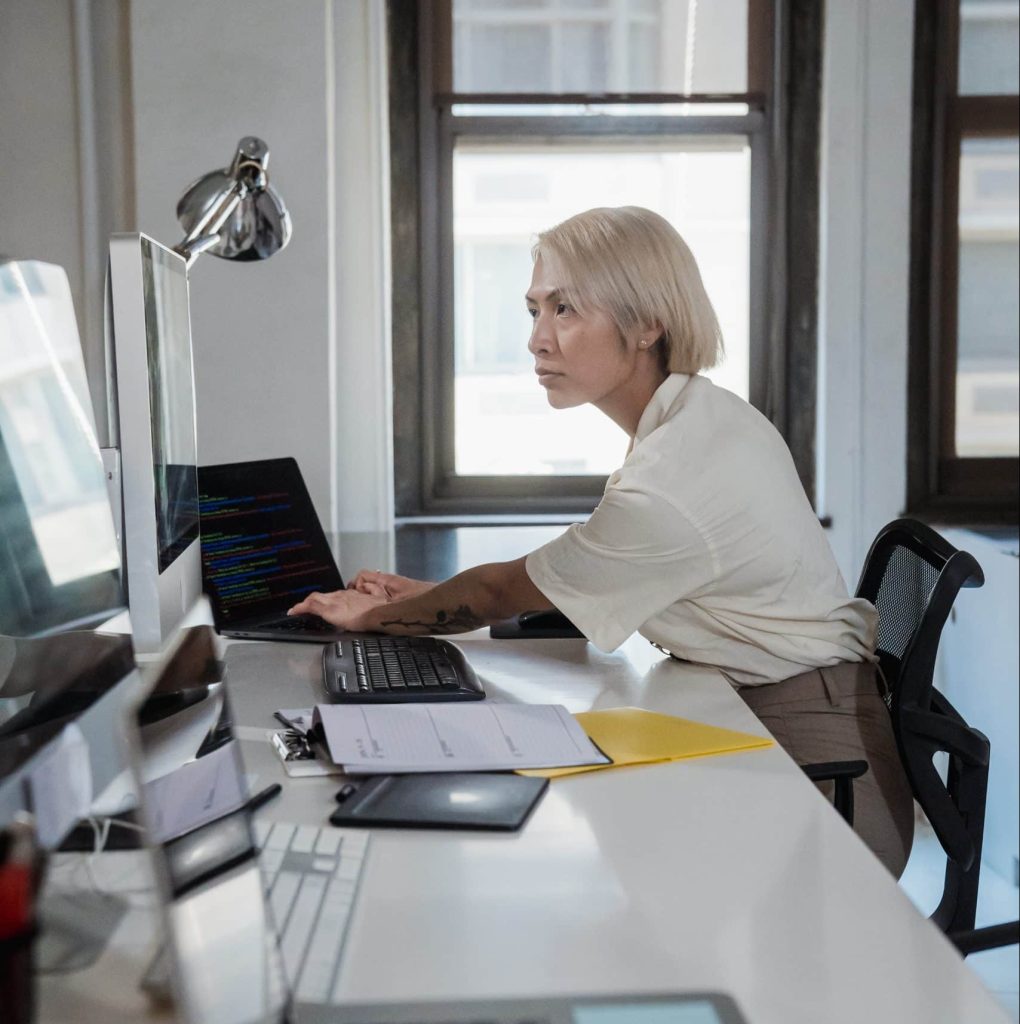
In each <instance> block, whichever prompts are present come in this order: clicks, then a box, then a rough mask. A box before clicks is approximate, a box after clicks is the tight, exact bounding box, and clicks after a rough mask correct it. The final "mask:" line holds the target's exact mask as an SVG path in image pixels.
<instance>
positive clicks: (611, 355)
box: [525, 258, 638, 409]
mask: <svg viewBox="0 0 1020 1024" xmlns="http://www.w3.org/2000/svg"><path fill="white" fill-rule="evenodd" d="M525 301H526V302H527V305H528V312H529V314H530V315H531V319H532V327H531V340H530V341H529V342H528V351H529V352H531V354H532V355H533V356H534V357H535V373H537V374H538V383H539V384H541V385H542V387H544V388H545V390H546V394H547V396H548V398H549V404H550V405H551V406H552V407H553V408H554V409H570V408H572V407H574V406H576V405H584V404H585V403H586V402H591V403H592V404H593V405H595V406H601V405H603V404H605V403H606V402H607V401H611V400H612V397H613V395H614V394H615V393H616V392H617V391H618V390H619V389H620V388H621V387H623V386H624V385H625V384H626V383H627V382H628V381H629V380H630V379H631V377H632V375H633V373H634V369H635V365H636V360H637V352H638V348H637V337H636V336H635V337H634V338H621V336H620V332H619V330H618V328H617V327H616V325H615V324H614V323H613V321H612V320H611V319H610V318H609V317H608V316H607V315H606V314H605V313H603V312H601V311H599V310H591V311H589V312H588V313H587V314H586V315H585V316H583V317H582V316H581V314H580V313H578V312H577V311H576V310H574V309H571V307H570V306H568V305H566V304H565V303H564V302H563V301H562V299H561V297H560V295H559V291H558V284H557V282H556V281H555V280H554V279H553V277H552V276H551V274H550V273H549V272H548V271H547V270H546V268H545V265H544V264H543V262H542V259H541V258H539V259H538V260H536V261H535V269H534V272H533V273H532V275H531V287H530V288H529V289H528V292H527V295H526V296H525Z"/></svg>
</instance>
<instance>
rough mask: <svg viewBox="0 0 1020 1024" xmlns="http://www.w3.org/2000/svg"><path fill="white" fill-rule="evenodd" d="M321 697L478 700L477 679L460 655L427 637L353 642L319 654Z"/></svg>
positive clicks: (450, 646) (448, 645) (352, 639)
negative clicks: (321, 659)
mask: <svg viewBox="0 0 1020 1024" xmlns="http://www.w3.org/2000/svg"><path fill="white" fill-rule="evenodd" d="M323 676H324V682H325V686H326V691H327V693H328V694H329V696H330V697H331V698H332V699H333V700H336V701H345V700H353V701H358V700H362V701H386V702H403V701H420V700H477V699H480V698H481V697H483V696H484V693H483V691H482V687H481V684H480V683H479V682H478V678H477V676H476V675H475V673H474V672H473V671H472V669H471V667H470V666H469V665H468V664H467V662H466V661H465V659H464V656H463V655H462V654H461V652H460V650H459V649H458V648H457V647H455V646H454V645H453V644H451V643H449V642H447V641H445V640H437V639H435V638H434V637H428V636H399V637H393V636H358V637H354V636H352V637H348V638H347V639H345V640H340V641H338V642H337V643H334V644H329V645H328V646H327V647H326V649H325V651H324V652H323Z"/></svg>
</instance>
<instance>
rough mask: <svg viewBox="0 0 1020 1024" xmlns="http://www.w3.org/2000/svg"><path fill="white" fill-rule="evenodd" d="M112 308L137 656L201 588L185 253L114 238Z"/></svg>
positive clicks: (154, 649)
mask: <svg viewBox="0 0 1020 1024" xmlns="http://www.w3.org/2000/svg"><path fill="white" fill-rule="evenodd" d="M107 313H108V316H107V324H108V330H109V333H110V335H111V337H110V338H109V345H108V347H109V351H110V357H111V363H112V370H113V372H112V377H113V380H112V381H111V384H112V387H111V388H110V394H111V396H112V401H111V406H112V410H111V411H112V416H111V420H112V423H111V427H112V431H113V433H114V434H115V435H116V437H117V438H118V440H119V448H120V479H121V493H122V522H123V529H122V532H123V550H124V562H125V583H126V585H127V592H128V604H129V607H130V611H131V628H132V633H133V636H134V642H135V648H136V650H137V651H138V652H139V653H158V652H159V651H161V650H163V649H164V648H165V647H166V644H167V643H168V641H169V640H170V638H171V636H172V635H173V632H174V630H175V629H176V627H177V626H178V625H179V624H180V622H181V620H182V619H183V618H184V616H185V614H186V613H187V612H188V610H189V609H190V608H191V607H192V606H193V605H194V603H195V602H196V601H197V600H198V598H199V597H200V595H201V590H202V566H201V555H200V550H199V535H198V528H199V520H198V477H197V465H198V440H197V430H196V423H195V381H194V367H193V363H192V350H191V320H190V313H189V306H188V275H187V266H186V263H185V261H184V259H183V258H182V257H180V256H178V255H177V253H175V252H173V251H172V250H170V249H168V248H166V247H165V246H163V245H160V244H159V242H156V241H155V240H154V239H152V238H149V237H147V236H146V235H143V234H138V233H133V234H118V235H114V236H113V237H112V239H111V240H110V266H109V277H108V281H107ZM114 500H116V496H114Z"/></svg>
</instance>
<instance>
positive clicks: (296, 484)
mask: <svg viewBox="0 0 1020 1024" xmlns="http://www.w3.org/2000/svg"><path fill="white" fill-rule="evenodd" d="M198 485H199V510H200V515H201V524H202V526H201V529H202V577H203V581H204V584H205V589H206V593H207V594H208V595H209V599H210V601H211V602H212V605H213V611H214V612H215V615H216V625H217V626H218V627H220V628H222V627H224V626H230V625H239V624H242V623H249V622H256V621H266V620H268V619H272V618H279V617H282V616H283V615H285V614H286V612H287V609H288V608H290V607H291V605H293V604H296V603H297V602H298V601H300V600H302V598H304V597H305V596H306V595H308V594H310V593H311V592H312V591H316V590H317V591H322V592H328V591H332V590H341V589H342V588H343V585H344V584H343V580H342V579H341V578H340V573H339V571H338V570H337V567H336V563H335V561H334V560H333V553H332V551H331V550H330V547H329V543H328V542H327V540H326V535H325V534H324V533H323V531H322V526H321V525H320V523H319V518H318V516H317V515H316V514H315V508H314V506H313V505H312V500H311V498H310V497H309V495H308V490H307V488H306V487H305V482H304V480H303V479H302V478H301V471H300V470H299V469H298V465H297V462H295V461H294V459H265V460H262V461H258V462H235V463H228V464H225V465H220V466H202V467H201V468H200V469H199V471H198Z"/></svg>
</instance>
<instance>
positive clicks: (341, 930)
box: [125, 627, 747, 1024]
mask: <svg viewBox="0 0 1020 1024" xmlns="http://www.w3.org/2000/svg"><path fill="white" fill-rule="evenodd" d="M221 667H222V666H221V664H220V661H219V652H218V650H217V647H216V640H215V637H214V636H213V634H212V632H211V630H209V629H208V627H196V628H195V629H192V630H189V631H187V632H185V633H184V634H183V635H182V637H181V640H180V642H179V644H178V646H177V647H176V649H175V650H174V651H173V653H172V654H171V655H170V657H169V658H168V659H167V661H166V662H165V663H164V665H163V667H162V668H161V670H160V671H159V672H158V674H157V675H156V676H155V678H152V679H151V682H150V683H149V687H148V688H147V689H146V688H145V687H143V693H142V694H141V695H140V700H147V699H148V700H151V698H152V697H159V696H160V695H166V694H179V693H181V692H184V691H187V690H190V689H197V691H198V693H199V694H200V695H201V697H202V700H201V701H199V702H198V703H195V702H193V701H183V702H181V706H182V709H183V710H182V711H181V712H179V715H180V720H179V722H175V719H176V718H177V716H173V717H171V718H169V719H168V718H164V717H159V716H155V718H156V720H155V721H154V720H153V718H154V716H153V715H151V714H150V713H148V712H147V711H146V706H147V704H136V705H135V706H134V707H133V708H132V709H131V710H130V711H129V714H128V719H127V723H126V724H127V728H126V729H125V733H126V736H127V740H128V747H129V751H130V761H131V768H132V772H133V774H134V776H135V779H136V784H137V789H138V793H139V804H140V820H141V821H142V823H143V824H144V826H145V832H144V839H145V845H146V849H147V851H148V852H149V856H150V858H151V860H152V866H153V873H154V876H155V878H156V880H157V890H158V897H159V907H160V912H161V913H160V919H161V924H162V938H163V943H164V951H163V955H162V956H161V957H160V958H158V959H157V961H156V965H157V966H155V967H154V968H151V969H150V971H149V972H148V973H147V975H146V977H145V979H143V987H145V988H147V989H148V990H149V991H150V992H152V994H153V995H154V996H156V997H157V998H159V999H160V1001H165V1000H166V998H167V996H170V997H171V998H172V999H173V1001H174V1003H175V1007H176V1009H177V1015H178V1019H179V1020H180V1021H181V1022H182V1024H208V1022H211V1021H215V1022H216V1024H284V1022H292V1024H327V1022H330V1024H478V1022H483V1021H484V1022H492V1024H517V1022H520V1021H530V1022H534V1024H747V1022H746V1020H745V1019H744V1018H743V1017H742V1016H741V1015H740V1012H739V1011H738V1009H737V1007H736V1005H735V1004H734V1002H733V1001H732V1000H731V999H730V998H728V997H727V996H724V995H721V994H719V993H712V992H685V993H675V994H665V995H659V994H657V995H644V994H636V995H612V996H583V995H582V996H570V997H550V998H527V999H492V1000H485V1001H479V1000H474V1001H470V1002H468V1001H463V1002H462V1001H437V1002H414V1003H385V1004H384V1003H373V1004H360V1005H353V1004H350V1003H349V1002H347V1000H346V999H345V998H344V996H343V985H342V984H341V980H340V979H341V969H342V966H343V951H344V945H345V943H346V941H348V934H349V932H351V929H350V928H349V923H350V921H351V919H352V918H353V917H354V916H355V914H358V915H373V914H375V915H378V918H377V920H376V921H375V922H374V926H373V927H374V928H377V927H378V923H379V920H384V921H386V922H389V926H390V927H392V928H393V929H395V930H396V929H399V928H400V920H399V916H397V917H394V916H393V913H394V911H393V903H392V900H390V899H388V898H386V897H385V896H384V900H383V904H382V905H379V906H372V905H371V904H370V903H366V902H365V900H364V897H363V895H360V894H359V891H360V889H361V880H362V874H363V872H362V868H363V866H364V864H365V863H366V862H367V860H368V859H369V857H370V856H371V846H370V843H369V839H368V833H367V832H366V831H364V830H359V829H338V828H332V827H330V826H328V825H326V826H324V827H321V828H319V827H315V826H307V825H299V824H293V823H287V822H282V821H276V822H274V823H272V824H270V823H268V822H265V821H259V822H254V821H253V820H252V809H251V800H250V797H249V796H248V779H247V777H246V776H245V774H244V766H243V762H242V761H241V757H240V752H239V744H238V740H237V735H236V730H235V728H234V726H233V721H232V718H231V715H230V702H229V700H228V695H227V692H226V686H225V685H224V683H223V681H222V678H221V677H222V672H221V671H220V669H221ZM205 704H207V705H208V706H207V707H204V708H203V705H205ZM196 722H198V723H199V728H197V729H196V728H195V723H196ZM262 781H268V780H262ZM285 798H286V793H285V794H284V796H283V799H285ZM326 810H327V809H326V808H324V809H323V813H324V814H325V813H326ZM352 934H356V932H354V933H352Z"/></svg>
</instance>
